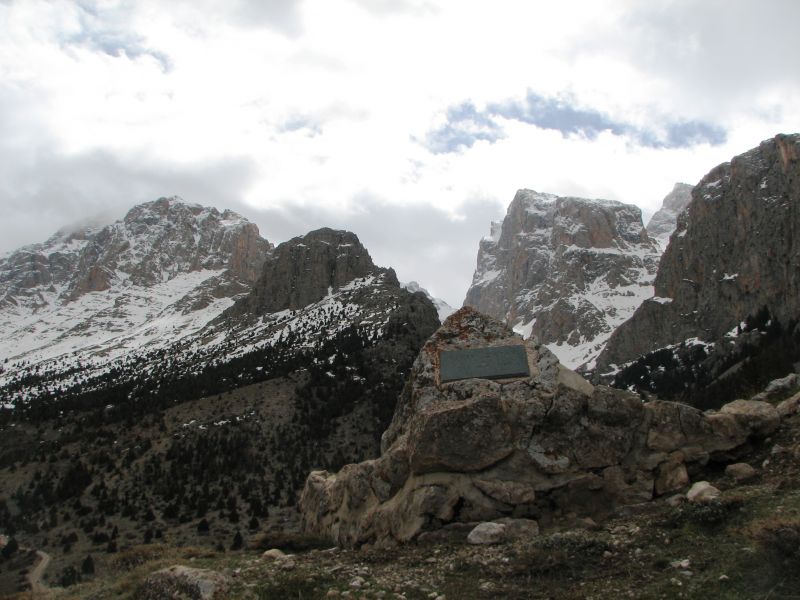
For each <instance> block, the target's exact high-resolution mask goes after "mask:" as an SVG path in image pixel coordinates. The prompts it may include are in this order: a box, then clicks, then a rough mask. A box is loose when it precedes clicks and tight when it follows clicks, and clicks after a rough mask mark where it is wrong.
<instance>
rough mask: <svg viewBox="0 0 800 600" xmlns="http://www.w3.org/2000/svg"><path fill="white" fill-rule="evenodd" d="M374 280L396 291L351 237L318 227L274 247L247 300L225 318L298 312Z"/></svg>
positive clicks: (394, 279) (384, 271) (390, 273)
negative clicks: (361, 280) (362, 281)
mask: <svg viewBox="0 0 800 600" xmlns="http://www.w3.org/2000/svg"><path fill="white" fill-rule="evenodd" d="M378 274H385V275H387V276H389V277H390V278H391V280H392V282H393V283H394V284H395V285H398V283H397V277H396V276H395V274H394V271H393V270H392V269H381V268H379V267H377V266H375V263H374V262H372V257H370V255H369V252H368V251H367V249H366V248H365V247H364V246H363V245H362V244H361V242H360V241H359V239H358V236H356V234H354V233H352V232H350V231H344V230H336V229H330V228H328V227H323V228H321V229H317V230H314V231H311V232H309V233H307V234H305V235H302V236H297V237H295V238H292V239H291V240H289V241H287V242H284V243H282V244H279V245H278V246H277V247H276V248H275V249H274V250H273V251H272V253H271V254H270V256H269V258H268V259H267V262H266V263H265V265H264V269H263V271H262V273H261V276H260V278H259V279H258V281H257V282H256V284H255V285H254V287H253V289H252V291H251V292H250V294H249V295H248V296H247V297H245V298H242V299H241V300H240V301H238V302H237V303H236V305H235V306H233V307H232V308H231V311H230V314H231V315H236V316H242V315H246V314H254V315H261V314H265V313H272V312H278V311H281V310H286V309H298V308H302V307H303V306H307V305H309V304H311V303H313V302H317V301H318V300H320V299H321V298H324V297H325V296H326V295H328V294H330V293H331V292H332V291H333V290H337V289H339V288H341V287H342V286H344V285H345V284H347V283H350V282H351V281H353V280H354V279H357V278H360V277H367V276H369V275H378Z"/></svg>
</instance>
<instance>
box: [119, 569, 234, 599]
mask: <svg viewBox="0 0 800 600" xmlns="http://www.w3.org/2000/svg"><path fill="white" fill-rule="evenodd" d="M229 585H230V580H229V579H228V578H227V577H226V576H225V575H223V574H222V573H218V572H217V571H211V570H209V569H194V568H190V567H184V566H180V565H176V566H173V567H168V568H166V569H161V570H160V571H156V572H155V573H151V574H150V575H148V576H147V577H146V578H145V580H144V581H143V582H142V584H141V585H140V586H139V588H138V589H137V590H136V592H135V594H134V598H135V599H136V600H173V599H174V598H181V599H183V598H185V599H187V600H217V599H221V598H225V597H227V596H226V594H227V589H228V586H229Z"/></svg>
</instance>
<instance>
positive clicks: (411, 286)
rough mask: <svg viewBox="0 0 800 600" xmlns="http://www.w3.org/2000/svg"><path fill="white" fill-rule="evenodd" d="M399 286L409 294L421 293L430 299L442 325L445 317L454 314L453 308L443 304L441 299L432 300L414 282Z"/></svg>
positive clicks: (428, 293)
mask: <svg viewBox="0 0 800 600" xmlns="http://www.w3.org/2000/svg"><path fill="white" fill-rule="evenodd" d="M400 285H402V286H403V287H404V288H405V289H407V290H408V291H409V292H412V293H414V292H422V293H423V294H425V295H426V296H427V297H428V298H429V299H430V301H431V302H433V305H434V306H435V307H436V312H437V313H439V321H441V322H442V323H444V320H445V319H446V318H447V317H449V316H450V315H452V314H453V313H454V312H456V309H455V308H453V307H452V306H450V305H449V304H448V303H447V302H445V301H444V300H442V299H441V298H434V297H433V296H432V295H431V293H430V292H429V291H428V290H426V289H425V288H424V287H422V286H421V285H420V284H419V283H417V282H416V281H409V282H408V283H401V284H400Z"/></svg>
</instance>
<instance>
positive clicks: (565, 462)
mask: <svg viewBox="0 0 800 600" xmlns="http://www.w3.org/2000/svg"><path fill="white" fill-rule="evenodd" d="M500 345H519V346H522V347H523V348H524V349H525V352H526V355H527V357H528V366H529V370H530V376H528V377H521V378H514V379H507V380H498V381H494V380H488V379H464V380H460V381H454V382H448V383H441V382H440V380H439V356H440V353H441V352H442V351H449V350H457V349H465V348H476V347H491V346H500ZM776 418H777V411H776V409H775V408H774V407H772V406H770V405H768V404H766V403H764V402H744V401H743V402H741V403H739V404H737V405H736V406H734V407H730V408H728V407H726V409H725V410H723V411H720V412H718V413H717V412H706V413H703V412H701V411H699V410H697V409H694V408H691V407H689V406H686V405H682V404H677V403H671V402H662V401H655V402H648V403H644V404H643V403H642V402H641V400H640V399H639V398H638V397H637V396H635V395H634V394H631V393H629V392H625V391H621V390H613V389H610V388H606V387H601V386H598V387H593V386H592V385H590V384H588V383H587V382H586V381H585V380H584V379H582V378H581V377H579V376H578V375H577V374H575V373H574V372H572V371H570V370H568V369H566V368H565V367H563V366H562V365H561V364H560V363H559V362H558V360H557V359H556V358H555V356H554V355H553V354H552V353H551V352H550V351H549V350H547V348H545V347H544V346H542V345H539V344H537V343H536V342H535V341H532V340H528V341H524V340H523V339H522V338H521V337H520V336H518V335H516V334H514V333H513V332H512V331H511V330H510V329H508V328H507V327H506V326H505V325H503V324H502V323H500V322H498V321H496V320H494V319H491V318H489V317H486V316H484V315H481V314H480V313H478V312H476V311H474V310H473V309H470V308H463V309H461V310H459V311H458V312H456V313H455V314H453V315H452V316H451V317H450V318H449V319H448V320H447V321H446V322H445V324H444V325H443V326H442V327H441V328H440V329H439V330H438V331H437V332H436V333H435V334H434V335H433V336H432V337H431V338H430V339H429V340H428V342H427V343H426V344H425V346H424V347H423V349H422V351H421V352H420V354H419V356H418V357H417V360H416V361H415V363H414V367H413V369H412V372H411V375H410V378H409V380H408V383H407V384H406V387H405V389H404V390H403V393H402V395H401V396H400V398H399V401H398V406H397V409H396V411H395V415H394V418H393V420H392V423H391V425H390V426H389V428H388V429H387V431H386V432H385V433H384V435H383V439H382V453H381V456H380V458H377V459H375V460H370V461H367V462H363V463H359V464H353V465H348V466H346V467H344V468H343V469H342V470H341V471H340V472H339V473H337V474H331V473H328V472H326V471H316V472H312V473H311V474H310V475H309V477H308V480H307V481H306V485H305V488H304V490H303V493H302V497H301V499H300V510H301V515H302V520H303V525H304V527H305V529H306V530H307V531H308V532H311V533H315V534H319V535H323V536H328V537H330V538H332V540H333V541H335V542H336V543H338V544H342V545H347V546H352V545H361V544H366V543H371V544H379V545H382V544H393V543H396V542H404V541H408V540H410V539H412V538H414V537H416V536H417V535H419V534H420V533H421V532H423V531H426V530H433V529H438V528H440V527H442V526H444V525H446V524H448V523H458V522H464V523H469V522H475V521H491V520H494V521H498V520H501V519H503V518H507V517H513V518H515V519H518V518H525V519H529V520H534V521H537V522H538V523H540V524H542V525H543V526H545V527H546V526H547V525H548V524H549V523H551V522H552V521H553V520H554V519H556V518H558V516H559V515H565V514H568V513H575V514H577V515H578V516H583V517H591V518H599V517H602V516H603V515H605V514H608V512H609V511H611V510H613V509H614V508H615V507H616V506H619V505H624V504H630V503H638V502H642V501H645V500H649V499H651V498H653V496H654V495H660V494H667V493H670V492H674V491H675V490H677V489H680V488H682V487H685V486H686V485H687V484H688V483H689V482H690V479H691V474H692V473H693V472H694V471H695V470H697V469H698V468H699V467H701V466H702V465H704V464H706V463H707V462H709V461H712V460H727V459H729V458H730V456H731V453H732V452H734V451H735V450H736V449H738V448H740V447H742V446H743V445H744V444H746V443H747V441H748V439H750V438H751V437H758V436H762V437H763V436H766V435H768V434H769V433H770V432H771V431H773V430H774V428H775V427H777V425H778V421H776V420H775V419H776ZM500 522H502V521H500Z"/></svg>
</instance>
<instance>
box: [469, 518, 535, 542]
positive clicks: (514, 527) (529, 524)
mask: <svg viewBox="0 0 800 600" xmlns="http://www.w3.org/2000/svg"><path fill="white" fill-rule="evenodd" d="M497 522H498V523H500V524H501V525H504V526H505V537H506V538H507V539H509V540H528V539H531V538H534V537H536V536H537V535H539V523H537V522H536V521H534V520H533V519H498V521H497ZM478 527H480V525H479V526H478ZM476 529H477V528H476ZM472 531H475V529H473V530H472ZM470 533H472V532H470Z"/></svg>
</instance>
